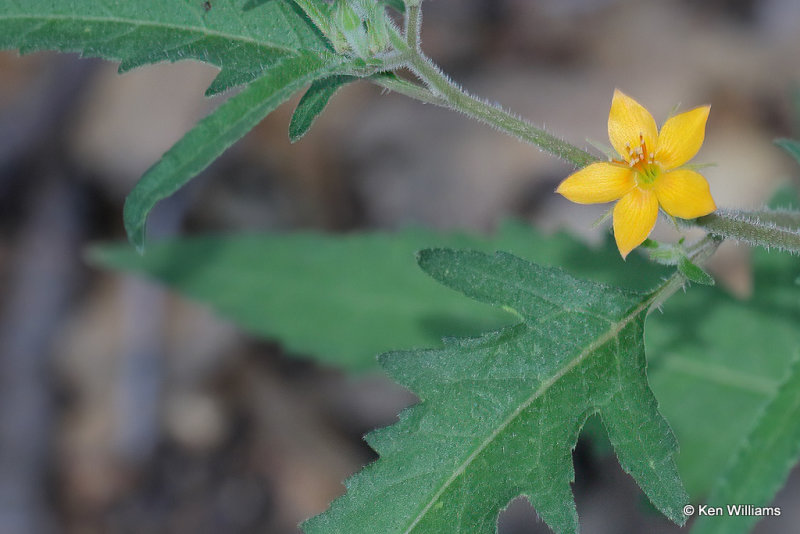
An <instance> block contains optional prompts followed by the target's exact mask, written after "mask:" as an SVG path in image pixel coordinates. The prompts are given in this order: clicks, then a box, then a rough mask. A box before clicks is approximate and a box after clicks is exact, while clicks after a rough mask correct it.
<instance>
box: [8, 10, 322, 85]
mask: <svg viewBox="0 0 800 534" xmlns="http://www.w3.org/2000/svg"><path fill="white" fill-rule="evenodd" d="M203 4H204V3H203V2H202V1H200V0H180V1H176V0H171V1H164V0H130V1H127V0H126V1H118V2H109V1H107V0H72V1H69V2H67V1H53V0H24V1H20V0H0V48H18V49H19V50H20V52H22V53H28V52H34V51H37V50H58V51H61V52H79V53H80V54H81V55H82V56H92V57H102V58H105V59H110V60H116V61H120V62H121V63H120V71H121V72H124V71H127V70H130V69H133V68H135V67H139V66H141V65H146V64H149V63H156V62H160V61H179V60H184V59H195V60H198V61H203V62H205V63H211V64H213V65H216V66H218V67H220V69H221V72H220V74H219V76H218V77H217V79H216V80H215V81H214V82H213V84H212V85H211V87H210V88H209V93H218V92H222V91H224V90H226V89H229V88H231V87H233V86H235V85H239V84H243V83H246V82H249V81H251V80H254V79H256V78H258V77H259V76H261V75H262V74H263V73H264V72H265V71H267V70H268V69H270V68H271V67H272V66H274V65H275V64H276V63H277V62H278V61H280V60H282V59H286V58H289V57H292V56H295V55H296V54H298V53H305V54H313V55H317V56H320V57H322V58H331V57H333V53H332V51H331V49H330V47H329V45H328V42H327V40H326V39H325V38H324V37H323V36H322V34H321V33H320V32H319V31H318V30H317V29H316V28H315V27H314V26H313V24H311V23H310V22H309V21H308V19H307V18H306V17H305V15H304V14H303V13H302V11H301V10H299V9H298V8H297V6H296V5H295V4H294V3H293V2H291V1H289V0H270V1H268V2H262V3H261V4H260V5H257V6H254V7H253V8H252V9H249V10H247V11H244V8H243V6H244V4H245V1H244V0H219V1H215V2H212V8H211V9H210V10H208V11H206V9H205V8H204V5H203Z"/></svg>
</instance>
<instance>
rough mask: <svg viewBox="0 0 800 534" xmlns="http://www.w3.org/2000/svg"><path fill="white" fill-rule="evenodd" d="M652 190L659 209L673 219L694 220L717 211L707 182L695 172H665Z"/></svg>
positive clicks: (683, 170) (681, 170)
mask: <svg viewBox="0 0 800 534" xmlns="http://www.w3.org/2000/svg"><path fill="white" fill-rule="evenodd" d="M653 190H654V191H655V193H656V196H657V197H658V202H659V203H660V204H661V207H662V208H664V211H666V212H667V213H669V214H670V215H672V216H673V217H680V218H681V219H694V218H695V217H701V216H703V215H708V214H709V213H711V212H712V211H714V210H715V209H717V206H716V204H714V199H713V198H711V191H710V190H709V188H708V182H707V181H706V179H705V178H703V175H701V174H700V173H697V172H695V171H690V170H686V169H680V170H677V171H669V172H665V173H664V174H662V175H661V176H659V178H658V180H656V181H655V183H654V184H653Z"/></svg>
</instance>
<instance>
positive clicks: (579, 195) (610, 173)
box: [556, 162, 636, 204]
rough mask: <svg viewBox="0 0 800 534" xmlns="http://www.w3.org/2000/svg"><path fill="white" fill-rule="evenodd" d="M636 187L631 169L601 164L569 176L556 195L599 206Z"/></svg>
mask: <svg viewBox="0 0 800 534" xmlns="http://www.w3.org/2000/svg"><path fill="white" fill-rule="evenodd" d="M635 185H636V183H635V182H634V179H633V171H631V169H630V168H629V167H623V166H621V165H614V164H612V163H606V162H600V163H592V164H591V165H589V166H588V167H584V168H583V169H581V170H579V171H577V172H575V173H573V174H572V175H570V176H567V178H565V179H564V181H563V182H561V184H559V186H558V189H556V193H560V194H562V195H564V196H565V197H566V198H567V199H568V200H571V201H572V202H577V203H578V204H599V203H601V202H611V201H613V200H617V199H618V198H621V197H622V196H623V195H624V194H625V193H627V192H628V191H630V190H631V189H632V188H633V187H634V186H635Z"/></svg>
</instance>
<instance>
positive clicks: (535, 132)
mask: <svg viewBox="0 0 800 534" xmlns="http://www.w3.org/2000/svg"><path fill="white" fill-rule="evenodd" d="M410 67H411V70H413V71H414V73H415V74H416V75H417V76H419V77H420V79H421V80H422V81H424V82H425V84H426V85H427V86H428V87H429V88H430V90H431V92H432V93H433V94H434V95H437V96H439V97H441V98H442V100H443V101H444V102H445V103H446V104H445V105H446V107H448V108H450V109H453V110H455V111H460V112H461V113H463V114H465V115H467V116H469V117H472V118H474V119H477V120H479V121H481V122H483V123H486V124H489V125H490V126H494V127H495V128H497V129H498V130H500V131H502V132H505V133H507V134H510V135H513V136H514V137H516V138H518V139H521V140H523V141H526V142H528V143H531V144H533V145H536V146H538V147H539V148H541V149H542V150H544V151H546V152H549V153H551V154H553V155H555V156H558V157H559V158H561V159H563V160H566V161H569V162H570V163H572V164H573V165H575V166H576V167H585V166H586V165H588V164H590V163H593V162H595V161H597V158H596V157H595V156H593V155H591V154H589V153H588V152H586V151H584V150H581V149H580V148H578V147H576V146H574V145H572V144H570V143H568V142H566V141H564V140H562V139H559V138H557V137H556V136H554V135H552V134H551V133H549V132H547V131H545V130H543V129H541V128H537V127H536V126H534V125H533V124H531V123H530V122H528V121H526V120H524V119H521V118H519V117H517V116H515V115H513V114H511V113H509V112H508V111H506V110H504V109H502V108H500V107H498V106H495V105H492V104H490V103H488V102H486V101H484V100H481V99H479V98H477V97H475V96H472V95H470V94H469V93H467V92H465V91H464V90H463V89H461V88H460V87H459V86H458V85H456V84H455V83H453V82H452V81H451V80H450V79H449V78H448V77H447V76H446V75H444V74H443V73H442V71H441V70H440V69H439V67H437V66H436V65H435V64H434V63H433V62H432V61H431V60H430V59H428V58H427V57H425V56H424V55H423V54H422V53H419V52H418V53H416V54H414V55H412V58H411V65H410Z"/></svg>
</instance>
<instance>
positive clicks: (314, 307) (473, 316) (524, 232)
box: [90, 223, 667, 370]
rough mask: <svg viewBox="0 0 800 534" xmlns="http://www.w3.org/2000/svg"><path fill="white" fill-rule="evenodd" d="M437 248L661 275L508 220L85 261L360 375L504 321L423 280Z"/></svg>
mask: <svg viewBox="0 0 800 534" xmlns="http://www.w3.org/2000/svg"><path fill="white" fill-rule="evenodd" d="M437 246H438V247H443V246H448V247H465V248H472V249H480V250H484V251H487V252H489V251H494V250H498V249H505V250H513V251H515V252H516V253H517V254H519V255H523V256H525V257H528V258H531V259H536V260H538V261H541V262H549V263H551V264H560V263H564V264H569V265H571V267H572V272H573V273H575V274H578V275H584V276H589V275H590V276H594V277H595V279H597V280H603V281H605V282H609V283H615V284H628V287H632V288H637V289H645V288H650V287H653V286H654V285H655V284H656V283H657V282H658V280H659V278H660V277H662V276H664V275H665V274H666V273H667V271H666V270H665V269H661V268H657V267H653V266H651V265H650V264H649V263H648V262H646V261H644V260H643V259H642V258H641V257H640V256H637V255H631V256H629V258H628V261H626V262H622V261H621V260H620V258H619V253H618V252H617V251H616V249H615V248H614V247H613V246H609V247H604V248H602V249H598V250H593V249H590V248H587V247H586V245H584V244H582V243H581V242H579V241H578V240H576V239H575V238H572V237H569V236H567V235H564V234H558V235H554V236H548V237H544V236H543V235H541V234H539V233H537V232H536V231H535V230H533V229H532V228H530V226H528V225H527V224H522V223H506V224H504V225H503V226H502V227H501V228H500V229H499V230H498V232H497V234H495V235H494V236H489V237H487V236H476V235H465V234H460V233H446V234H443V233H437V232H433V231H430V230H422V229H406V230H403V231H400V232H396V233H369V234H349V235H347V236H341V235H338V236H337V235H323V234H314V233H294V234H283V235H282V234H278V235H260V236H257V235H252V236H227V237H224V236H220V237H200V238H190V239H179V240H173V241H167V242H161V243H152V244H150V245H148V249H147V254H145V255H144V256H141V255H139V254H136V253H135V252H134V251H133V250H132V249H131V248H130V247H128V246H125V245H114V246H104V247H95V248H94V249H92V252H91V254H90V259H91V260H92V261H93V262H94V263H95V264H97V265H100V266H103V267H105V268H108V269H115V270H120V271H127V272H131V273H139V274H142V275H145V276H148V277H150V278H154V279H156V280H158V281H160V282H161V283H164V284H166V285H168V286H170V287H172V288H174V289H175V290H176V291H178V292H180V293H182V294H184V295H188V296H190V297H192V298H194V299H196V300H199V301H200V302H203V303H206V304H208V305H210V306H211V307H212V308H214V309H215V310H216V311H218V312H219V313H221V314H222V315H223V316H225V317H227V318H230V319H231V320H233V321H234V322H236V323H237V324H238V325H240V326H242V327H244V328H245V329H247V330H248V331H249V332H252V333H255V334H257V335H261V336H264V337H267V338H271V339H276V338H277V339H279V340H280V341H281V342H282V343H284V345H285V346H286V347H287V348H288V349H289V350H290V351H293V352H298V353H300V354H303V355H308V356H312V357H314V358H316V359H317V360H319V361H321V362H326V363H330V364H333V365H337V366H339V367H342V368H345V369H350V370H365V369H374V368H375V367H377V362H376V360H375V357H376V355H378V354H380V353H382V352H386V351H388V350H392V349H397V348H412V347H421V346H431V345H434V344H437V343H439V341H440V340H441V338H442V337H443V336H445V335H475V334H478V333H480V332H481V331H484V330H486V329H490V328H495V327H498V326H500V325H501V324H503V323H504V322H505V323H507V322H509V321H510V320H511V319H510V317H509V315H508V314H505V313H502V312H494V313H493V312H492V310H491V308H487V307H486V306H482V305H480V304H478V303H474V302H471V301H465V300H464V299H463V298H461V297H460V296H459V295H457V294H455V293H453V292H451V291H448V290H447V289H445V288H442V287H441V286H440V285H438V284H436V283H434V282H433V281H431V280H429V279H427V278H426V277H425V276H421V275H420V273H419V271H418V269H417V267H416V264H415V262H414V254H415V253H416V251H418V250H420V249H422V248H426V247H437ZM387 281H391V282H390V283H387ZM298 317H303V318H304V320H298V319H297V318H298Z"/></svg>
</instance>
